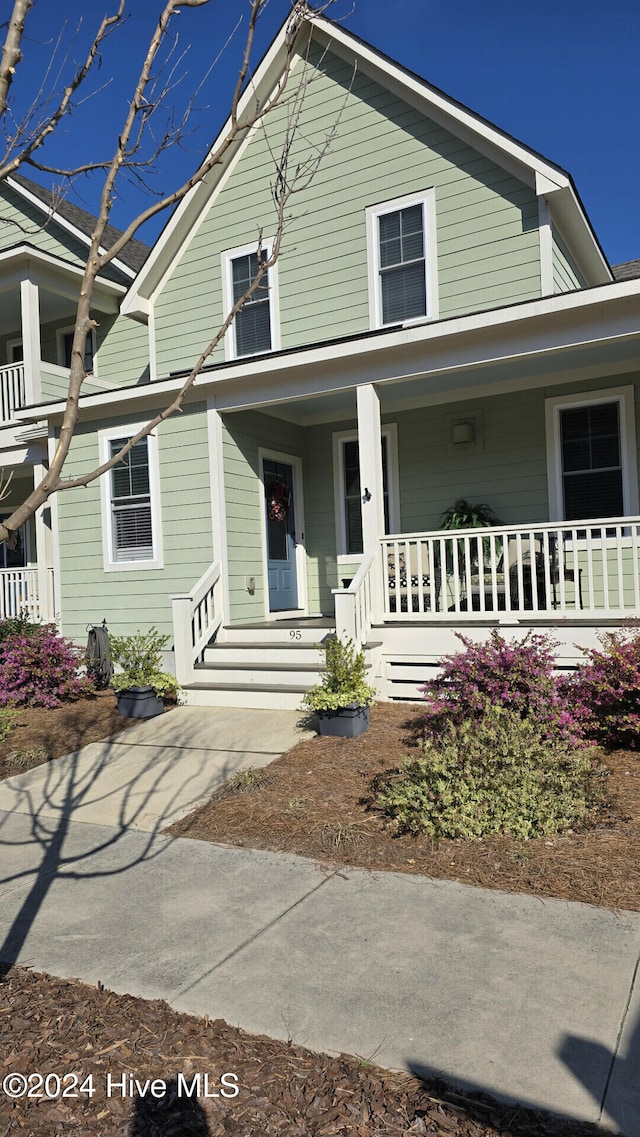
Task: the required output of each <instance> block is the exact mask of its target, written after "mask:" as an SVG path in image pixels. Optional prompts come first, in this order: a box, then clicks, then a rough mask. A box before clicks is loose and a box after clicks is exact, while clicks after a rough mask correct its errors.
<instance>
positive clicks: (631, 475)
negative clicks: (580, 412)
mask: <svg viewBox="0 0 640 1137" xmlns="http://www.w3.org/2000/svg"><path fill="white" fill-rule="evenodd" d="M614 402H617V403H618V405H619V408H620V463H621V466H622V500H623V513H624V515H625V516H630V517H631V516H635V515H636V514H637V513H638V452H637V449H636V427H635V411H634V388H633V387H632V386H629V387H609V388H608V389H607V388H602V389H601V390H599V391H582V392H580V393H577V392H576V393H575V394H572V395H555V396H553V397H552V398H550V399H545V428H546V444H547V488H548V494H549V519H550V520H551V521H564V520H565V517H564V500H563V494H562V454H561V438H560V411H561V410H566V409H567V407H588V406H593V405H594V404H595V403H614ZM572 524H576V522H572Z"/></svg>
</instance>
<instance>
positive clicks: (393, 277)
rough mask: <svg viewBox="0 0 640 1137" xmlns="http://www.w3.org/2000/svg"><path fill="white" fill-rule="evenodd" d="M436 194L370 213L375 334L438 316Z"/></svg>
mask: <svg viewBox="0 0 640 1137" xmlns="http://www.w3.org/2000/svg"><path fill="white" fill-rule="evenodd" d="M434 215H435V196H434V191H433V190H430V191H428V192H427V193H425V194H423V195H421V196H417V197H408V198H399V199H398V200H397V201H392V202H387V203H385V204H384V205H377V206H372V207H371V208H370V209H368V210H367V237H368V245H369V252H368V256H369V310H370V321H371V326H372V327H373V328H382V327H387V326H389V325H393V324H404V323H407V322H410V321H412V320H424V319H426V318H429V319H433V318H435V316H436V314H437V313H436V276H435V273H436V257H435V217H434Z"/></svg>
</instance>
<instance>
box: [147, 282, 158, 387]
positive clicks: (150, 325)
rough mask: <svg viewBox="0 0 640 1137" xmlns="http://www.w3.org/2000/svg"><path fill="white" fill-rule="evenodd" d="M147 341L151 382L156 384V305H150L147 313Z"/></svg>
mask: <svg viewBox="0 0 640 1137" xmlns="http://www.w3.org/2000/svg"><path fill="white" fill-rule="evenodd" d="M147 340H148V346H149V382H150V383H155V381H156V379H157V378H158V357H157V354H156V309H155V304H153V303H151V302H150V303H149V305H148V313H147Z"/></svg>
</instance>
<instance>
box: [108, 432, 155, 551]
mask: <svg viewBox="0 0 640 1137" xmlns="http://www.w3.org/2000/svg"><path fill="white" fill-rule="evenodd" d="M144 425H145V424H144V423H142V422H138V423H127V424H125V425H124V426H113V427H108V428H106V429H105V430H101V431H99V432H98V445H99V448H100V463H101V464H102V463H103V462H107V461H108V460H109V458H110V456H111V455H110V443H111V442H112V441H113V439H115V438H132V437H133V435H134V434H137V433H138V431H139V430H141V429H142V427H143V426H144ZM147 455H148V459H149V496H150V501H151V539H152V542H153V557H152V558H151V559H149V560H130V561H118V560H116V558H115V556H114V548H113V523H112V511H111V471H109V472H108V473H107V474H105V475H104V476H103V477H102V478H101V479H100V483H101V506H102V553H103V564H104V571H105V572H140V571H141V572H146V571H147V570H149V569H161V568H163V565H164V560H163V551H162V516H161V512H160V472H159V462H158V439H157V437H156V436H155V434H150V435H148V436H147Z"/></svg>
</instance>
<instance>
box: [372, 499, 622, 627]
mask: <svg viewBox="0 0 640 1137" xmlns="http://www.w3.org/2000/svg"><path fill="white" fill-rule="evenodd" d="M381 549H382V574H383V596H384V618H385V619H386V620H392V621H395V620H409V621H410V620H414V621H415V620H439V621H450V620H451V619H452V618H454V619H455V617H456V616H460V617H464V619H465V620H474V619H477V620H482V619H486V618H487V616H493V615H495V614H504V613H506V614H509V613H511V614H513V615H514V616H515V617H520V616H523V617H531V616H532V614H533V615H534V616H535V615H538V616H544V617H549V618H563V619H566V618H568V617H571V618H581V619H582V618H597V617H602V616H606V617H608V618H611V619H615V618H624V617H640V517H620V518H604V519H602V518H599V519H597V520H590V519H589V520H587V519H585V520H584V521H578V522H575V521H574V522H544V523H540V524H536V525H527V526H522V525H509V526H500V527H498V526H496V527H491V528H487V529H466V530H456V531H451V530H437V531H434V532H431V533H410V534H402V535H398V536H392V537H385V538H383V539H382V542H381Z"/></svg>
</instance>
